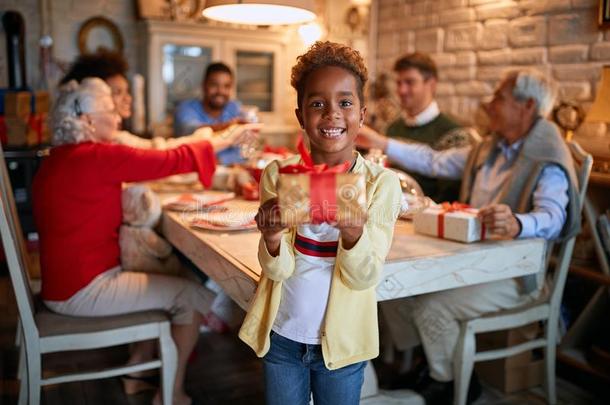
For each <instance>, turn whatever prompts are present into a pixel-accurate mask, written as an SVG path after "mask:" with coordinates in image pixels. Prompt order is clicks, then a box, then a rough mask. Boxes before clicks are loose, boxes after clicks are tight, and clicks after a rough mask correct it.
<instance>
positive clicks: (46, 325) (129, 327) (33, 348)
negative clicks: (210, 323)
mask: <svg viewBox="0 0 610 405" xmlns="http://www.w3.org/2000/svg"><path fill="white" fill-rule="evenodd" d="M0 180H1V181H0V196H1V199H2V200H1V204H0V206H1V207H0V231H1V235H2V244H3V246H4V252H5V254H6V259H7V263H8V267H9V273H10V277H11V282H12V285H13V290H14V292H15V297H16V299H17V308H18V311H19V318H20V328H21V333H20V339H21V342H20V356H19V357H20V358H19V372H18V373H19V379H20V380H21V387H20V392H19V404H25V403H28V404H30V405H38V404H39V402H40V389H41V387H42V386H43V385H50V384H59V383H64V382H71V381H83V380H94V379H100V378H108V377H114V376H120V375H124V374H128V373H133V372H138V371H143V370H150V369H154V368H160V369H161V384H162V396H163V402H164V403H165V404H171V403H172V394H173V387H174V378H175V374H176V367H177V352H176V346H175V344H174V341H173V340H172V336H171V331H170V323H169V319H168V316H167V314H166V313H164V312H163V311H143V312H138V313H133V314H127V315H120V316H108V317H91V318H83V317H72V316H64V315H59V314H56V313H53V312H51V311H49V310H47V309H45V308H44V307H43V306H42V305H36V304H35V302H36V300H35V297H34V296H33V294H32V291H31V289H30V282H29V275H28V274H29V273H28V271H27V270H28V263H29V262H28V256H27V253H26V250H25V242H24V240H23V234H22V232H21V226H20V224H19V219H18V216H17V210H16V207H15V200H14V198H13V192H12V189H11V185H10V180H9V176H8V171H7V168H6V164H5V161H4V152H3V151H2V149H1V148H0ZM151 339H158V341H159V353H160V356H159V357H160V358H159V359H155V360H151V361H147V362H143V363H139V364H133V365H129V366H120V367H113V368H108V369H103V370H95V371H87V372H78V373H70V374H63V375H54V376H52V377H49V378H43V375H42V369H41V359H42V355H43V354H46V353H54V352H64V351H71V350H87V349H97V348H103V347H109V346H116V345H123V344H128V343H132V342H140V341H145V340H151Z"/></svg>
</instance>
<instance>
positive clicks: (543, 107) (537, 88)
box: [505, 69, 557, 117]
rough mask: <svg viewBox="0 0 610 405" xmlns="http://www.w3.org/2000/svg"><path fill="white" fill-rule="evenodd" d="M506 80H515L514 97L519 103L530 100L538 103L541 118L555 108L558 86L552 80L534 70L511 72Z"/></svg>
mask: <svg viewBox="0 0 610 405" xmlns="http://www.w3.org/2000/svg"><path fill="white" fill-rule="evenodd" d="M505 79H514V80H515V85H514V87H513V96H514V97H515V98H516V99H517V100H519V101H526V100H528V99H532V100H534V102H535V103H536V113H537V115H539V116H541V117H546V115H547V114H548V113H549V112H550V111H551V109H552V108H553V104H554V103H555V96H556V94H557V89H556V85H555V83H554V82H553V80H552V79H550V78H549V77H547V76H546V75H544V74H542V73H541V72H539V71H537V70H533V69H526V70H518V71H512V72H509V73H508V74H507V75H506V78H505Z"/></svg>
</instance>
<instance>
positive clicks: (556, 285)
mask: <svg viewBox="0 0 610 405" xmlns="http://www.w3.org/2000/svg"><path fill="white" fill-rule="evenodd" d="M568 148H569V149H570V152H571V154H572V158H573V160H574V166H575V168H576V176H577V180H578V197H579V198H578V204H579V207H578V212H579V213H580V212H582V208H583V205H584V201H585V197H586V194H587V186H588V185H589V175H590V174H591V167H592V166H593V157H592V156H591V155H590V154H589V153H587V152H585V151H584V150H583V149H582V148H581V147H580V145H578V144H577V143H576V142H573V141H572V142H568ZM575 241H576V236H573V237H571V238H569V239H566V240H564V241H562V242H561V244H560V245H559V250H558V253H557V256H556V259H557V261H556V265H555V272H554V274H553V279H552V283H551V290H550V303H551V308H552V309H553V310H555V311H559V304H560V303H561V297H562V295H563V289H564V286H565V281H566V278H567V276H568V269H569V267H570V261H571V259H572V251H573V250H574V243H575Z"/></svg>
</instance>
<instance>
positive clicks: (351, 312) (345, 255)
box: [239, 154, 401, 370]
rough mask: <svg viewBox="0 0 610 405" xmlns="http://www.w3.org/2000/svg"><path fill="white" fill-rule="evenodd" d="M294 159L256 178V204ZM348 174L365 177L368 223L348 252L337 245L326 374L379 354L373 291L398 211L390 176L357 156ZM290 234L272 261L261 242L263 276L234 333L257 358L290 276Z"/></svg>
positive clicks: (325, 341)
mask: <svg viewBox="0 0 610 405" xmlns="http://www.w3.org/2000/svg"><path fill="white" fill-rule="evenodd" d="M298 160H299V156H295V157H292V158H290V159H287V160H285V161H283V162H277V161H275V162H273V163H271V164H269V165H268V166H267V168H266V169H265V171H264V173H263V175H262V179H261V202H265V201H267V200H269V199H270V198H274V197H276V196H277V192H276V184H277V179H278V170H279V167H280V166H285V165H288V164H295V163H297V162H298ZM353 172H354V173H363V174H364V177H365V181H366V197H367V205H368V219H367V222H366V225H365V227H364V231H363V233H362V236H361V237H360V239H359V240H358V242H357V243H356V245H354V246H353V247H352V248H351V249H349V250H345V249H343V247H342V246H341V241H339V248H338V250H337V258H336V261H335V267H334V271H333V277H332V281H331V287H330V294H329V297H328V305H327V308H326V316H325V319H324V325H323V327H322V336H321V344H322V354H323V356H324V362H325V364H326V367H327V368H328V369H329V370H335V369H338V368H341V367H344V366H347V365H350V364H353V363H357V362H360V361H364V360H369V359H372V358H375V357H377V356H378V354H379V332H378V328H377V297H376V286H377V283H378V282H379V279H380V275H381V271H382V269H383V263H384V261H385V257H386V255H387V254H388V251H389V250H390V245H391V243H392V235H393V233H394V224H395V222H396V218H397V216H398V212H399V209H400V196H401V189H400V183H399V181H398V177H397V176H396V175H395V174H394V173H393V172H392V171H390V170H387V169H384V168H382V167H380V166H378V165H376V164H373V163H371V162H368V161H366V160H364V159H363V158H362V157H361V156H360V155H359V154H358V156H357V158H356V164H355V166H354V168H353ZM295 233H296V227H293V228H291V229H289V230H288V231H286V233H285V234H284V235H283V236H282V240H281V242H280V253H279V254H278V255H277V256H276V257H273V256H271V255H270V254H269V252H268V251H267V247H266V245H265V242H264V240H263V238H262V237H261V240H260V242H259V247H258V259H259V262H260V264H261V267H262V270H263V272H262V277H261V280H260V282H259V284H258V288H257V290H256V294H255V297H254V300H253V302H252V304H251V305H250V308H249V310H248V314H247V315H246V318H245V320H244V323H243V325H242V327H241V329H240V331H239V337H240V338H241V340H243V341H244V342H245V343H247V344H248V345H249V346H250V347H252V349H253V350H254V351H255V352H256V354H257V356H259V357H263V356H264V355H265V354H266V353H267V351H268V350H269V345H270V339H269V334H270V332H271V327H272V326H273V322H274V321H275V317H276V315H277V311H278V307H279V305H280V298H281V294H282V281H283V280H286V279H287V278H288V277H290V276H291V275H292V273H293V271H294V267H295V251H294V237H295ZM311 299H312V300H315V299H318V297H311Z"/></svg>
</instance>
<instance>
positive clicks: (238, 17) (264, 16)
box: [203, 0, 316, 25]
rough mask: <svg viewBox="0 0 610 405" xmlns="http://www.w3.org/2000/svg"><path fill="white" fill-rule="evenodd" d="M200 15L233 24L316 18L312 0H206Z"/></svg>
mask: <svg viewBox="0 0 610 405" xmlns="http://www.w3.org/2000/svg"><path fill="white" fill-rule="evenodd" d="M203 16H204V17H206V18H209V19H211V20H217V21H222V22H227V23H234V24H252V25H282V24H301V23H306V22H310V21H313V20H314V19H315V18H316V15H315V13H314V4H313V1H311V0H303V1H299V0H285V1H279V0H268V1H263V0H233V1H231V0H207V1H206V5H205V8H204V9H203Z"/></svg>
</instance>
